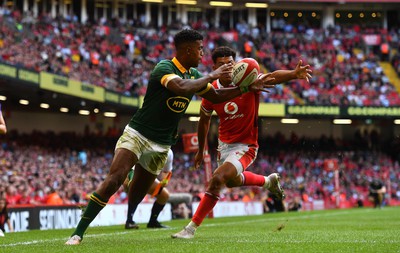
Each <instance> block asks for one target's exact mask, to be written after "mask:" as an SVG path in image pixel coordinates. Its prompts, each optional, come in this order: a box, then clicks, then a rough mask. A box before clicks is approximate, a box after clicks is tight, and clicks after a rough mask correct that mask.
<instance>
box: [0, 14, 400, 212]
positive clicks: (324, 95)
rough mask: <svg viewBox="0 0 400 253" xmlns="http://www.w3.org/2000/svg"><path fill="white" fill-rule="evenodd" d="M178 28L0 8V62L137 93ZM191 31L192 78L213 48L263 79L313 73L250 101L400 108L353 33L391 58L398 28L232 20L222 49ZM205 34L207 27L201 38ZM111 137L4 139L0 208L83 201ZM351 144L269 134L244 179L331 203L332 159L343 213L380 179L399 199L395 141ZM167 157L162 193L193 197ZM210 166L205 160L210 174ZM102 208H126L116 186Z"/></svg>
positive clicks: (185, 164)
mask: <svg viewBox="0 0 400 253" xmlns="http://www.w3.org/2000/svg"><path fill="white" fill-rule="evenodd" d="M175 25H177V24H175ZM182 27H184V26H183V25H179V24H178V25H177V26H176V27H173V28H170V27H168V28H167V27H162V28H160V29H154V28H149V27H143V26H142V25H140V24H139V23H137V22H136V21H129V22H126V23H124V22H121V21H119V20H115V19H113V20H105V19H101V20H99V22H98V23H95V24H91V23H87V24H81V23H78V22H77V21H76V20H74V19H73V18H70V19H68V18H67V19H60V18H56V19H53V18H51V17H50V15H48V14H46V13H44V14H41V15H40V16H39V17H38V18H35V17H33V16H32V15H31V14H30V13H21V12H19V11H17V10H16V11H8V10H7V9H4V8H3V7H0V62H2V63H6V64H11V65H14V66H17V67H21V68H25V69H29V70H32V71H37V72H40V71H47V72H51V73H55V74H58V75H63V76H67V77H69V78H71V79H75V80H80V81H82V82H86V83H90V84H94V85H98V86H101V87H104V88H106V89H110V90H113V91H117V92H121V93H124V94H127V95H131V96H141V95H144V94H145V92H146V86H147V80H148V78H149V75H150V71H151V69H152V68H153V67H154V64H155V63H156V62H158V61H159V60H161V59H166V58H171V55H173V53H174V52H173V45H172V43H173V39H172V38H173V33H174V31H176V30H177V29H181V28H182ZM192 27H194V28H196V29H199V30H203V31H204V34H205V35H206V36H205V41H204V42H205V43H204V44H205V45H206V47H207V48H206V50H205V55H204V57H203V64H202V65H200V66H199V70H200V71H201V72H204V73H207V72H208V71H210V67H211V65H212V64H211V62H212V60H211V54H210V52H211V50H212V49H214V48H215V47H216V46H218V45H221V44H228V45H230V46H232V47H233V48H235V49H236V50H237V51H238V52H239V55H240V56H239V59H240V58H242V57H254V58H257V59H258V60H259V62H260V63H261V64H262V65H263V66H264V68H265V70H268V71H274V70H277V69H293V68H294V67H295V65H296V63H297V62H298V60H299V59H300V58H301V59H303V60H304V61H305V63H309V64H310V65H312V66H313V71H314V72H313V78H312V80H310V83H309V84H308V83H307V82H305V81H292V82H289V83H287V84H286V85H282V86H278V87H277V88H276V89H274V90H272V91H271V93H263V94H262V95H263V100H264V102H279V103H286V104H308V105H356V106H398V105H400V97H399V94H398V93H397V91H396V89H395V87H394V86H393V85H392V84H391V83H390V82H389V79H388V77H387V76H385V74H384V72H383V69H382V68H381V67H380V65H379V64H378V62H379V61H380V60H381V59H380V57H381V55H380V54H379V53H377V52H376V51H375V50H371V48H368V47H366V46H365V45H364V43H363V39H362V33H363V32H373V33H378V34H382V35H383V36H385V38H386V39H388V40H390V42H391V48H393V49H398V48H399V45H400V41H399V32H398V31H394V30H393V31H385V30H374V31H371V30H368V29H364V28H360V27H359V26H352V27H341V26H336V27H333V28H329V29H307V28H306V27H304V26H298V27H291V29H287V28H284V29H283V31H273V32H271V33H269V34H266V33H265V32H264V31H263V29H260V28H257V27H253V28H251V27H248V26H247V24H245V23H238V24H237V26H236V29H235V30H234V31H226V32H230V33H232V34H234V35H238V36H237V37H238V39H237V40H236V39H233V40H230V39H227V37H225V36H224V33H223V32H224V31H219V30H216V29H211V28H210V27H209V26H208V25H206V24H205V23H201V22H200V23H196V24H192ZM207 27H208V28H210V29H207V30H205V28H207ZM228 37H229V36H228ZM233 37H235V36H233ZM399 59H400V57H399V56H398V54H396V55H394V56H393V57H392V58H391V59H390V60H391V63H392V64H393V66H394V67H395V68H396V69H397V70H399V69H400V67H399V66H400V64H399V62H400V60H399ZM398 72H399V73H400V71H398ZM116 138H117V137H116V136H115V135H105V136H104V135H101V136H98V135H94V134H90V133H87V134H85V135H84V136H79V135H77V134H75V133H62V134H55V133H53V132H46V133H42V132H36V131H35V132H33V133H31V134H29V135H26V134H19V133H18V132H17V131H15V130H14V131H9V133H8V134H7V136H6V137H5V138H4V139H1V147H0V175H2V176H1V178H0V194H1V197H3V196H4V197H6V199H7V202H8V204H9V205H23V204H34V205H39V204H60V203H63V204H76V203H86V202H87V195H88V194H90V193H92V192H93V191H94V190H95V187H96V186H97V185H98V184H99V183H100V182H101V181H103V179H104V177H105V174H106V173H107V169H108V168H109V166H110V163H111V160H112V156H113V148H114V145H115V142H116ZM369 138H376V136H375V137H374V136H373V135H372V136H370V137H369ZM355 140H356V141H355V142H352V143H345V142H344V141H343V140H333V139H330V138H327V137H324V136H321V138H320V139H318V140H313V139H309V138H306V137H301V138H300V137H297V136H295V135H294V136H292V137H291V138H289V139H286V138H285V137H284V136H282V135H279V134H277V135H275V136H269V137H268V138H265V139H262V140H260V147H261V148H260V153H259V155H258V158H257V160H256V162H255V163H254V165H253V166H252V167H251V170H252V171H254V172H256V173H259V174H264V175H267V174H269V173H272V172H275V171H277V172H279V173H281V174H282V178H283V186H284V188H285V191H286V194H287V196H288V200H287V201H292V200H294V199H296V198H301V199H302V200H303V201H309V200H312V199H323V200H325V201H333V200H334V199H335V197H336V195H337V192H336V189H335V181H334V173H333V172H332V171H330V170H327V169H326V168H325V167H324V164H325V163H324V162H325V161H326V160H329V159H338V161H339V163H338V164H339V171H340V181H341V184H340V187H341V188H340V194H341V195H340V197H341V198H343V199H344V200H347V201H349V202H350V203H352V204H354V205H356V204H357V203H359V200H361V201H362V200H365V199H366V198H367V195H368V185H369V182H370V181H371V180H372V179H373V178H375V177H380V178H382V179H384V180H385V181H386V182H390V185H391V187H390V191H389V192H388V195H389V196H390V197H391V198H392V199H396V200H400V185H399V184H400V182H399V178H400V168H399V164H398V160H399V159H398V158H399V157H397V156H396V155H397V154H396V152H394V151H393V150H395V151H396V150H397V151H398V147H399V143H395V142H392V143H389V144H387V143H386V147H390V149H391V150H392V152H389V151H388V150H386V149H385V150H384V149H382V147H384V146H385V145H382V146H378V147H377V146H374V145H372V146H371V145H366V143H365V139H364V138H363V137H362V136H361V135H359V136H358V137H357V138H356V139H355ZM304 143H306V144H307V145H306V146H305V145H304ZM368 143H373V144H374V143H376V141H375V140H372V141H371V140H369V141H368V142H367V144H368ZM272 147H273V148H272ZM174 148H176V150H174V153H175V160H174V166H175V168H174V174H173V177H172V180H171V182H170V184H169V186H168V189H169V190H170V192H189V193H191V194H193V196H194V197H195V200H196V199H198V198H201V194H200V193H201V192H203V190H204V171H203V170H197V171H196V170H192V169H191V168H192V167H193V160H194V159H193V154H185V153H183V152H182V149H181V148H180V146H179V145H177V147H174ZM333 148H334V149H333ZM277 150H278V151H277ZM334 150H335V151H334ZM215 157H216V155H215V154H214V153H213V154H212V159H213V165H214V166H213V168H215V167H216V166H215V165H216V162H215ZM265 197H266V193H265V192H264V191H262V190H261V189H259V188H257V187H254V188H234V189H229V188H227V189H225V190H224V192H223V193H222V196H221V199H222V200H232V201H236V200H241V201H249V200H261V199H264V198H265ZM110 201H111V202H114V203H126V202H127V195H126V193H125V192H124V191H123V189H122V188H121V190H120V191H118V192H117V194H115V195H114V197H113V199H112V200H110Z"/></svg>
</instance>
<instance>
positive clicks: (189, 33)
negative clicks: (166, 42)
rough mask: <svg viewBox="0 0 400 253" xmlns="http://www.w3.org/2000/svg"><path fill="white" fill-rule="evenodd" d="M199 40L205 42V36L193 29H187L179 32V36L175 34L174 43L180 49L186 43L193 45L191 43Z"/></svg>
mask: <svg viewBox="0 0 400 253" xmlns="http://www.w3.org/2000/svg"><path fill="white" fill-rule="evenodd" d="M197 40H203V35H201V33H199V32H198V31H196V30H192V29H185V30H182V31H180V32H178V33H177V34H175V37H174V43H175V47H176V48H177V49H178V48H179V47H180V46H182V45H183V44H184V43H188V42H189V43H191V42H195V41H197Z"/></svg>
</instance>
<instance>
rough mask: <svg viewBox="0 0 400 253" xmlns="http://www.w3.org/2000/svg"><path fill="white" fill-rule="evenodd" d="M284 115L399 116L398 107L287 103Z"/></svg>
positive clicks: (399, 110)
mask: <svg viewBox="0 0 400 253" xmlns="http://www.w3.org/2000/svg"><path fill="white" fill-rule="evenodd" d="M285 114H286V116H326V117H336V118H337V117H349V118H353V117H368V118H374V117H400V107H372V106H369V107H359V106H349V107H339V106H306V105H303V106H300V105H299V106H297V105H296V106H291V105H287V106H286V110H285Z"/></svg>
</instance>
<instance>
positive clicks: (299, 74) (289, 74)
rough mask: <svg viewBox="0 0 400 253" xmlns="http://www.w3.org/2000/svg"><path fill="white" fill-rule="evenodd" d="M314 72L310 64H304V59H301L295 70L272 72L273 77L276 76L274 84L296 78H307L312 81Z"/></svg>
mask: <svg viewBox="0 0 400 253" xmlns="http://www.w3.org/2000/svg"><path fill="white" fill-rule="evenodd" d="M311 74H312V70H311V66H310V65H308V64H307V65H303V61H302V60H299V62H298V63H297V65H296V68H295V69H293V70H276V71H274V72H272V73H271V77H273V78H275V81H274V84H280V83H284V82H287V81H290V80H294V79H305V80H306V81H307V82H309V81H310V78H311V77H312V76H311Z"/></svg>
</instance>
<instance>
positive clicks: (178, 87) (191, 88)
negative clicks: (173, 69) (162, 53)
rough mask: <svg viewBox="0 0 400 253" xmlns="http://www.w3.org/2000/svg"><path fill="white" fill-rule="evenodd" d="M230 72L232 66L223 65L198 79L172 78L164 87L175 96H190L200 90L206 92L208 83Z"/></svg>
mask: <svg viewBox="0 0 400 253" xmlns="http://www.w3.org/2000/svg"><path fill="white" fill-rule="evenodd" d="M231 72H232V64H224V65H222V66H221V67H219V68H218V69H216V70H214V71H212V72H210V73H209V74H207V75H205V76H203V77H201V78H199V79H182V78H178V77H177V78H173V79H171V80H170V81H169V82H168V85H166V87H167V89H169V90H171V91H172V92H174V93H175V94H177V95H181V96H191V95H193V94H194V93H197V92H200V93H201V92H202V90H207V89H208V84H209V83H211V82H212V81H214V80H216V79H218V78H220V77H221V76H222V75H226V74H230V73H231Z"/></svg>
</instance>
